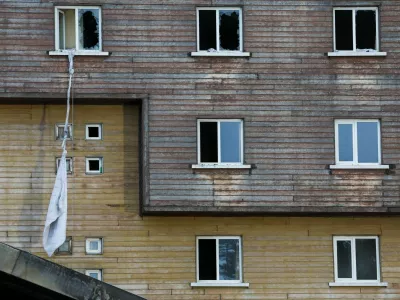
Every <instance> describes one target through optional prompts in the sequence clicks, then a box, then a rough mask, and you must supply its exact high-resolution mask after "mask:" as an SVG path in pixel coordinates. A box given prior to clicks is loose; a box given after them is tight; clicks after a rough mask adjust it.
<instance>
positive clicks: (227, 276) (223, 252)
mask: <svg viewBox="0 0 400 300" xmlns="http://www.w3.org/2000/svg"><path fill="white" fill-rule="evenodd" d="M239 254H240V253H239V240H237V239H234V240H228V239H226V240H219V280H239V279H240V263H239Z"/></svg>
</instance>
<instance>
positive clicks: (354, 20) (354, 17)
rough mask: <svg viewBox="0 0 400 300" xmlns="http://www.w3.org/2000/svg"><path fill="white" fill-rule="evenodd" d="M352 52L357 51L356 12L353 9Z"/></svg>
mask: <svg viewBox="0 0 400 300" xmlns="http://www.w3.org/2000/svg"><path fill="white" fill-rule="evenodd" d="M352 11H353V51H357V43H356V37H357V34H356V10H355V9H353V10H352Z"/></svg>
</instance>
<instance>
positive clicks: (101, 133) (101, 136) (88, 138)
mask: <svg viewBox="0 0 400 300" xmlns="http://www.w3.org/2000/svg"><path fill="white" fill-rule="evenodd" d="M89 127H97V128H98V129H99V136H98V137H95V138H93V137H89ZM85 136H86V140H102V139H103V125H102V124H86V130H85Z"/></svg>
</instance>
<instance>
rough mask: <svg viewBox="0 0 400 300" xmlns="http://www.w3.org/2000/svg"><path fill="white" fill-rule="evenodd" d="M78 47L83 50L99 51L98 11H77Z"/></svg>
mask: <svg viewBox="0 0 400 300" xmlns="http://www.w3.org/2000/svg"><path fill="white" fill-rule="evenodd" d="M78 14H79V45H80V47H82V48H83V49H85V50H99V49H100V46H99V10H98V9H79V11H78Z"/></svg>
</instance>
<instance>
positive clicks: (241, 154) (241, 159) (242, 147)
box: [239, 121, 244, 164]
mask: <svg viewBox="0 0 400 300" xmlns="http://www.w3.org/2000/svg"><path fill="white" fill-rule="evenodd" d="M243 130H244V129H243V121H241V122H240V142H239V147H240V148H239V150H240V163H241V164H243V162H244V140H243V136H244V134H243Z"/></svg>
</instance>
